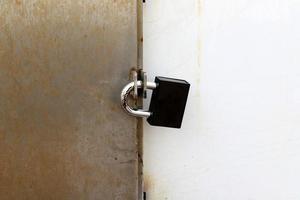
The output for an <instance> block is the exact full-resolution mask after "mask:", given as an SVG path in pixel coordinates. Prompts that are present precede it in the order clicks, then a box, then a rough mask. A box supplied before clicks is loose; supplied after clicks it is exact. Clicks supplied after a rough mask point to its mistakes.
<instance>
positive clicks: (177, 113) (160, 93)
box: [121, 77, 190, 128]
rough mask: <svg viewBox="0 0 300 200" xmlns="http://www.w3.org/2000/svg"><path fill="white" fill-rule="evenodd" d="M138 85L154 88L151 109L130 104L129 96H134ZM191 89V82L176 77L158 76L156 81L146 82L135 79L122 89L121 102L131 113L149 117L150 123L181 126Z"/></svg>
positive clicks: (139, 86) (171, 126)
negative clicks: (133, 106) (147, 109)
mask: <svg viewBox="0 0 300 200" xmlns="http://www.w3.org/2000/svg"><path fill="white" fill-rule="evenodd" d="M136 87H137V88H138V89H141V88H143V87H146V88H147V89H151V90H153V93H152V97H151V102H150V108H149V111H146V110H142V109H133V108H132V107H131V106H129V104H128V101H129V99H128V97H129V95H131V96H133V94H132V93H133V92H134V91H135V90H136V89H135V88H136ZM189 89H190V84H189V83H188V82H187V81H185V80H180V79H174V78H166V77H156V78H155V83H153V82H146V84H143V82H142V81H140V80H139V81H133V82H131V83H129V84H127V85H126V86H125V87H124V89H123V90H122V92H121V103H122V107H123V109H124V110H125V111H126V112H127V113H128V114H129V115H132V116H135V117H147V121H148V122H149V124H150V125H153V126H163V127H170V128H181V124H182V119H183V115H184V110H185V106H186V102H187V98H188V93H189Z"/></svg>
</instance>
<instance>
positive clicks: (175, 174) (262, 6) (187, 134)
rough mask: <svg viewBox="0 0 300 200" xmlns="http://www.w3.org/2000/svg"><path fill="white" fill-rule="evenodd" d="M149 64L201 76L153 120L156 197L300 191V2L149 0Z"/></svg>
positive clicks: (150, 189) (162, 71) (219, 198)
mask: <svg viewBox="0 0 300 200" xmlns="http://www.w3.org/2000/svg"><path fill="white" fill-rule="evenodd" d="M144 26H145V27H144V29H145V30H144V31H145V38H144V41H145V49H144V63H145V69H146V71H147V72H148V74H149V76H150V78H154V76H155V75H164V76H170V77H177V78H183V79H187V80H189V81H190V83H191V84H192V88H191V94H190V98H189V101H188V105H187V109H186V115H185V119H184V122H183V128H182V129H181V130H175V129H165V128H156V127H150V126H149V125H147V124H145V139H144V143H145V144H144V145H145V152H144V153H145V157H144V163H145V169H144V170H145V188H146V192H147V193H148V199H149V200H166V199H168V200H195V199H197V200H198V199H199V200H244V199H245V200H246V199H247V200H296V199H297V200H299V199H300V1H299V0H225V1H224V0H204V1H203V2H200V1H199V0H184V1H183V0H163V1H162V0H148V1H147V3H146V4H145V5H144Z"/></svg>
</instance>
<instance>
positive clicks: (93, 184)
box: [0, 0, 138, 200]
mask: <svg viewBox="0 0 300 200" xmlns="http://www.w3.org/2000/svg"><path fill="white" fill-rule="evenodd" d="M136 10H137V9H136V1H134V0H118V1H111V0H100V1H98V0H88V1H87V0H2V1H0V199H1V200H6V199H7V200H8V199H9V200H13V199H30V200H40V199H43V200H47V199H53V200H59V199H63V200H67V199H70V200H74V199H101V200H102V199H103V200H112V199H116V200H117V199H122V200H126V199H128V200H133V199H136V197H137V185H138V174H137V172H138V161H137V135H136V134H137V122H136V120H135V119H134V118H131V117H128V116H126V115H125V114H124V113H123V112H122V110H121V109H120V107H119V91H120V90H121V88H122V86H123V85H124V84H125V83H126V82H127V75H128V71H129V69H130V68H131V67H132V66H136V63H137V20H136V17H137V12H136Z"/></svg>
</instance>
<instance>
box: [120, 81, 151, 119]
mask: <svg viewBox="0 0 300 200" xmlns="http://www.w3.org/2000/svg"><path fill="white" fill-rule="evenodd" d="M135 86H136V87H137V88H142V87H143V82H142V81H137V82H136V85H135V83H134V82H131V83H129V84H127V85H126V86H125V87H124V88H123V90H122V92H121V105H122V108H123V109H124V110H125V111H126V112H127V113H128V114H129V115H131V116H134V117H150V115H151V112H149V111H145V110H141V109H137V110H134V109H133V108H131V107H130V106H129V105H128V96H129V95H130V93H131V92H132V91H133V90H134V88H135ZM156 87H157V85H156V83H153V82H146V88H147V89H150V90H153V89H155V88H156Z"/></svg>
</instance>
